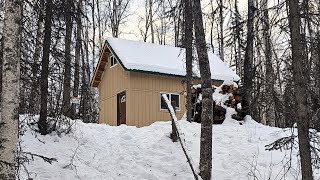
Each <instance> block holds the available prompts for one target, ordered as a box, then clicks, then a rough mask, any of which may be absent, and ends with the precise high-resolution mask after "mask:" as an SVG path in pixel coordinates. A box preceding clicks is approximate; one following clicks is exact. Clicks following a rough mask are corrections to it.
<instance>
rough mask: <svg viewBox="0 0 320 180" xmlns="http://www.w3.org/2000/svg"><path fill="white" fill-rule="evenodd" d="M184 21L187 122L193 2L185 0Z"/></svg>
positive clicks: (191, 105)
mask: <svg viewBox="0 0 320 180" xmlns="http://www.w3.org/2000/svg"><path fill="white" fill-rule="evenodd" d="M184 2H185V5H184V8H185V10H184V13H185V14H184V20H185V23H184V25H185V37H184V38H185V48H186V71H187V72H186V73H187V77H186V78H187V120H188V121H191V118H192V107H193V104H192V92H191V86H192V60H193V56H192V39H193V17H192V5H191V0H185V1H184Z"/></svg>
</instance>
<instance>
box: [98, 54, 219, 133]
mask: <svg viewBox="0 0 320 180" xmlns="http://www.w3.org/2000/svg"><path fill="white" fill-rule="evenodd" d="M103 58H108V57H107V56H105V57H103ZM183 80H184V78H181V77H174V76H165V75H156V74H146V73H138V72H126V71H124V69H123V68H122V67H121V65H120V64H119V63H118V64H117V65H116V66H114V67H112V68H110V62H109V61H108V63H107V65H106V68H105V71H104V74H103V75H102V80H101V82H100V84H99V86H98V88H99V92H100V97H99V98H100V102H99V103H100V114H99V123H105V124H109V125H113V126H116V125H117V94H118V93H120V92H123V91H126V103H127V104H126V112H127V113H126V124H127V125H129V126H137V127H142V126H148V125H150V124H152V123H154V122H156V121H168V120H170V115H169V113H168V112H167V110H161V109H160V93H161V92H166V93H175V94H180V111H177V117H178V118H179V119H180V118H181V117H182V116H183V114H184V113H185V111H186V106H185V104H186V99H185V96H184V95H183V93H182V92H183V91H184V90H185V87H184V85H183V84H182V81H183ZM194 83H195V84H198V83H200V80H199V79H197V80H195V81H194ZM213 84H214V85H220V84H221V82H213Z"/></svg>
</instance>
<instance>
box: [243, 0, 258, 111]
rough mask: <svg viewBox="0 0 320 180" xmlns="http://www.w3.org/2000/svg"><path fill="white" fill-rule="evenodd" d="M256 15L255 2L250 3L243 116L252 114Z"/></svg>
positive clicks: (251, 0)
mask: <svg viewBox="0 0 320 180" xmlns="http://www.w3.org/2000/svg"><path fill="white" fill-rule="evenodd" d="M254 13H255V6H254V1H253V0H249V1H248V22H247V31H248V32H247V46H246V53H245V57H244V74H243V76H244V77H243V92H244V93H243V97H242V103H241V105H242V111H243V115H249V114H250V113H251V110H250V105H251V99H252V98H251V96H252V95H251V93H252V90H253V78H254V72H253V39H254V27H253V23H254Z"/></svg>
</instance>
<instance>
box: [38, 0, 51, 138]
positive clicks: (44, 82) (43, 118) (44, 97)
mask: <svg viewBox="0 0 320 180" xmlns="http://www.w3.org/2000/svg"><path fill="white" fill-rule="evenodd" d="M45 11H46V12H45V13H46V16H45V22H44V38H43V51H42V53H43V54H42V68H41V81H40V89H41V93H40V96H41V103H40V105H41V109H40V118H39V122H38V128H39V131H40V133H41V134H42V135H46V134H48V122H47V111H48V107H47V103H48V77H49V58H50V46H51V24H52V0H47V1H46V10H45Z"/></svg>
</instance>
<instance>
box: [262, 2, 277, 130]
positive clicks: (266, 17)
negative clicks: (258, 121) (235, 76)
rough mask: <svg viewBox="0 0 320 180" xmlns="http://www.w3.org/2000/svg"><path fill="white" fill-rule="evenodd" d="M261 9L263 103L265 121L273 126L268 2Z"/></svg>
mask: <svg viewBox="0 0 320 180" xmlns="http://www.w3.org/2000/svg"><path fill="white" fill-rule="evenodd" d="M262 7H263V19H262V23H263V24H262V25H263V33H262V34H263V40H264V41H263V43H264V49H265V51H264V52H265V59H266V62H265V69H266V72H265V80H266V81H265V96H266V97H265V98H266V99H265V101H266V104H267V108H266V110H265V111H266V119H267V124H268V125H275V120H276V119H275V117H273V116H272V115H273V114H274V111H275V104H274V103H275V99H274V97H275V93H276V92H275V90H274V84H275V83H274V79H275V78H276V77H275V75H274V70H273V67H272V51H271V42H270V41H271V40H270V37H271V34H270V31H271V30H270V24H269V10H268V0H263V1H262Z"/></svg>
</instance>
